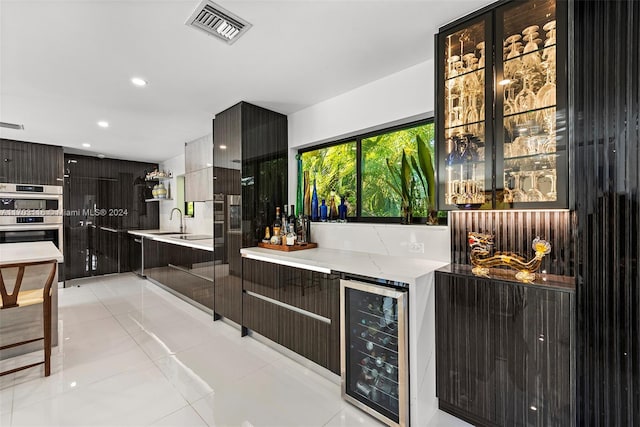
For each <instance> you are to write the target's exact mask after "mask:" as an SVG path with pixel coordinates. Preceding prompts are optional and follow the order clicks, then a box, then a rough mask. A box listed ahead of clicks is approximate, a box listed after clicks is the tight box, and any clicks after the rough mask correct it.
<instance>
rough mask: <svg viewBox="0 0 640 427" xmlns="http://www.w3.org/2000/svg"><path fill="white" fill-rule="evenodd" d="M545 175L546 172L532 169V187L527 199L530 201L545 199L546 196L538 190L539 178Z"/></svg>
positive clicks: (530, 173) (530, 174) (530, 176)
mask: <svg viewBox="0 0 640 427" xmlns="http://www.w3.org/2000/svg"><path fill="white" fill-rule="evenodd" d="M543 175H544V172H541V171H531V172H529V179H530V180H531V188H530V189H529V190H527V201H528V202H540V201H542V200H544V196H543V195H542V193H541V192H540V190H538V179H539V178H540V177H541V176H543Z"/></svg>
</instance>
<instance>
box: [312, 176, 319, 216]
mask: <svg viewBox="0 0 640 427" xmlns="http://www.w3.org/2000/svg"><path fill="white" fill-rule="evenodd" d="M317 220H318V192H317V191H316V180H315V179H314V180H313V195H312V196H311V221H317Z"/></svg>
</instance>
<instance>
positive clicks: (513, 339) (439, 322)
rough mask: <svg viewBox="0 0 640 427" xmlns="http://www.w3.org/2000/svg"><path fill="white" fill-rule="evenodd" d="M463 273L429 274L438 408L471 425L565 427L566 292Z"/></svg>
mask: <svg viewBox="0 0 640 427" xmlns="http://www.w3.org/2000/svg"><path fill="white" fill-rule="evenodd" d="M469 270H470V268H468V267H467V266H458V267H456V268H455V269H454V271H452V270H451V269H449V270H448V271H447V272H441V271H439V272H436V367H437V369H436V391H437V396H438V399H439V403H440V408H441V409H443V410H446V411H447V412H451V413H452V414H454V415H456V416H459V417H461V418H464V419H466V420H468V421H470V422H473V423H475V424H478V425H500V426H547V425H563V426H565V425H566V426H569V425H572V424H573V423H574V415H575V409H574V406H573V405H574V392H575V389H574V382H575V376H574V366H573V362H572V360H573V352H574V346H573V345H572V338H571V337H572V335H571V334H572V329H573V328H574V320H573V315H574V293H573V289H572V288H571V287H570V286H567V280H565V279H564V278H563V279H562V280H561V284H560V286H559V287H558V288H554V281H553V280H554V279H553V278H549V279H547V281H545V282H544V286H537V285H535V284H534V285H531V284H522V283H518V282H514V281H509V280H505V279H501V278H497V279H487V278H478V277H475V276H473V275H472V274H471V272H470V271H469Z"/></svg>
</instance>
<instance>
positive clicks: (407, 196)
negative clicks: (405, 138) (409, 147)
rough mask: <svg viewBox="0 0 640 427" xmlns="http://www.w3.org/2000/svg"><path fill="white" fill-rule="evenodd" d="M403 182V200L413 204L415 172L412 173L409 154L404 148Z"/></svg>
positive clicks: (407, 203)
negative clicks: (408, 159)
mask: <svg viewBox="0 0 640 427" xmlns="http://www.w3.org/2000/svg"><path fill="white" fill-rule="evenodd" d="M401 168H402V169H401V173H402V175H401V177H400V178H401V184H402V201H403V202H405V203H406V205H408V206H410V205H411V199H412V198H413V194H412V189H413V188H412V187H413V186H412V183H411V182H412V179H413V174H412V173H411V166H410V165H409V162H408V161H407V154H406V153H405V151H404V150H402V164H401Z"/></svg>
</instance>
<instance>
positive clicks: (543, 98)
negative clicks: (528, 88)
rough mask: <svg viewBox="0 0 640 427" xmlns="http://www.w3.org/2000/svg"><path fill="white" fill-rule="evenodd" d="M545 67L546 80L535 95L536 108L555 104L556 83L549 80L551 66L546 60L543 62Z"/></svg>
mask: <svg viewBox="0 0 640 427" xmlns="http://www.w3.org/2000/svg"><path fill="white" fill-rule="evenodd" d="M542 66H543V67H544V68H545V69H546V75H547V76H546V80H545V83H544V85H543V86H542V87H541V88H540V90H538V94H537V95H536V108H542V107H549V106H552V105H555V104H556V84H555V82H553V81H552V80H551V67H550V66H549V63H548V62H543V63H542Z"/></svg>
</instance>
